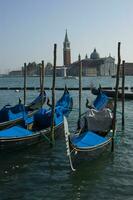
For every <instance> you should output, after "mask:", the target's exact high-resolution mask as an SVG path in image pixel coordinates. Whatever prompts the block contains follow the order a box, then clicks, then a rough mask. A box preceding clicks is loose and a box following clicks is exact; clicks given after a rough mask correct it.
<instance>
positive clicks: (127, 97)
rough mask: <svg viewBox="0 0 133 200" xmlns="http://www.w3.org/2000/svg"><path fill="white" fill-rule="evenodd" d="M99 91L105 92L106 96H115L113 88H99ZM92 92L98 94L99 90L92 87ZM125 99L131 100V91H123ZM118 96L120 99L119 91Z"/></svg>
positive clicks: (132, 95) (132, 96) (132, 93)
mask: <svg viewBox="0 0 133 200" xmlns="http://www.w3.org/2000/svg"><path fill="white" fill-rule="evenodd" d="M101 91H102V92H103V93H104V94H106V95H107V96H108V97H111V98H114V97H115V90H104V89H101ZM91 92H92V94H94V95H98V94H99V90H98V89H96V88H92V90H91ZM124 95H125V99H126V100H133V92H125V94H124ZM118 98H119V99H121V98H122V93H121V92H120V91H118Z"/></svg>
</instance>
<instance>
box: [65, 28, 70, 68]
mask: <svg viewBox="0 0 133 200" xmlns="http://www.w3.org/2000/svg"><path fill="white" fill-rule="evenodd" d="M63 64H64V66H67V65H70V64H71V50H70V42H69V40H68V36H67V30H66V34H65V40H64V43H63Z"/></svg>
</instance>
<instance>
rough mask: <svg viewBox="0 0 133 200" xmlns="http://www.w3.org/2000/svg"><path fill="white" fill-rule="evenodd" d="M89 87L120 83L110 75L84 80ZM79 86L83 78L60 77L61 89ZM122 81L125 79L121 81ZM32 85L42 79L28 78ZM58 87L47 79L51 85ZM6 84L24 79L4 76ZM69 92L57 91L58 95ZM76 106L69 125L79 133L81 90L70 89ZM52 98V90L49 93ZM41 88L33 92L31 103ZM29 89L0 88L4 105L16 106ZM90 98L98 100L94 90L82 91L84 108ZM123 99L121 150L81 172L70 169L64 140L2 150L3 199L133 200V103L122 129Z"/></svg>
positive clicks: (20, 83)
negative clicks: (47, 145) (6, 150)
mask: <svg viewBox="0 0 133 200" xmlns="http://www.w3.org/2000/svg"><path fill="white" fill-rule="evenodd" d="M82 82H83V86H88V87H89V86H90V84H92V83H93V84H94V85H95V86H98V85H99V83H100V84H101V85H102V86H112V87H113V86H115V79H113V78H108V77H91V78H83V81H82ZM65 84H67V86H68V87H78V80H76V79H70V80H67V79H66V80H65V79H62V78H57V79H56V87H63V86H64V85H65ZM120 84H121V82H120ZM27 85H28V86H35V87H38V86H39V78H38V77H34V78H31V77H30V78H28V83H27ZM51 85H52V78H51V77H46V79H45V86H50V87H51ZM0 86H1V87H2V86H3V87H4V86H10V87H11V86H21V87H23V79H22V78H20V77H19V78H0ZM125 86H128V87H131V86H133V80H132V77H126V83H125ZM62 93H63V91H56V99H58V98H59V97H60V96H61V95H62ZM70 93H71V95H72V96H73V100H74V109H73V111H72V112H71V113H70V116H69V118H68V122H69V129H70V131H74V130H75V128H76V121H77V118H78V91H70ZM47 94H48V95H49V96H50V97H51V91H47ZM37 95H38V91H36V90H33V91H27V103H28V102H30V101H32V99H34V98H35V97H36V96H37ZM19 97H20V98H21V99H23V91H20V92H18V93H17V92H15V91H11V90H6V91H3V90H1V91H0V108H2V106H4V105H5V104H11V105H14V104H16V103H17V102H18V99H19ZM86 98H89V99H90V100H91V101H92V100H93V99H94V98H95V97H94V96H93V95H92V94H91V93H90V91H83V92H82V112H84V111H85V102H86ZM120 112H121V102H118V114H117V118H118V119H117V134H116V138H115V151H114V153H111V152H109V153H108V154H106V153H105V154H103V155H102V156H100V157H99V158H97V159H95V160H93V161H91V162H90V161H87V162H83V163H80V164H79V165H78V166H77V170H76V172H72V171H71V169H70V165H69V161H68V158H67V157H66V147H65V142H64V140H63V139H59V140H57V141H56V144H55V146H54V147H53V148H50V147H47V148H46V147H45V146H44V145H43V144H40V145H35V146H33V147H31V148H28V149H25V150H23V151H22V150H21V151H19V152H15V153H11V152H10V153H9V154H5V153H2V152H1V153H0V200H53V199H54V200H88V199H91V200H97V199H98V200H104V199H108V200H125V199H126V200H133V123H132V120H133V101H131V100H130V101H125V130H124V131H122V128H121V115H120Z"/></svg>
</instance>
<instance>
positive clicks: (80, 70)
mask: <svg viewBox="0 0 133 200" xmlns="http://www.w3.org/2000/svg"><path fill="white" fill-rule="evenodd" d="M78 60H79V119H80V117H81V103H82V102H81V99H82V61H81V56H80V55H79V59H78Z"/></svg>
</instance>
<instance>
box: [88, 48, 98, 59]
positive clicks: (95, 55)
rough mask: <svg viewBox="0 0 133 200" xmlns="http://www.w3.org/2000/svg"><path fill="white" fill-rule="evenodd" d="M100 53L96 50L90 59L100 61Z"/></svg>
mask: <svg viewBox="0 0 133 200" xmlns="http://www.w3.org/2000/svg"><path fill="white" fill-rule="evenodd" d="M99 58H100V56H99V53H97V51H96V49H94V51H93V52H92V53H91V55H90V59H99Z"/></svg>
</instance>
